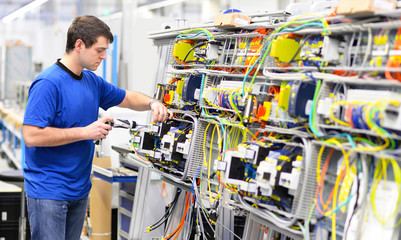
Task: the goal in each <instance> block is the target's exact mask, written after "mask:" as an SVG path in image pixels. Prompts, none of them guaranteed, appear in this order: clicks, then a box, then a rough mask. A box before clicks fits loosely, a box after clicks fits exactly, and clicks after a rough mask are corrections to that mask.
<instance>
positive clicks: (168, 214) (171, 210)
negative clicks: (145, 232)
mask: <svg viewBox="0 0 401 240" xmlns="http://www.w3.org/2000/svg"><path fill="white" fill-rule="evenodd" d="M181 192H182V191H181V190H180V189H177V192H176V194H175V196H174V199H173V201H172V202H171V203H170V206H169V208H168V209H167V210H166V212H165V213H164V215H163V216H162V217H161V218H160V219H159V220H158V221H157V222H156V223H154V224H153V225H151V226H150V227H149V232H151V231H153V230H155V229H157V228H159V227H160V226H161V225H162V224H164V223H165V222H166V221H167V219H168V218H169V217H170V215H171V214H172V212H173V210H174V208H175V206H176V203H177V200H178V197H179V196H180V194H181Z"/></svg>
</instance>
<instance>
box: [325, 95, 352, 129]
mask: <svg viewBox="0 0 401 240" xmlns="http://www.w3.org/2000/svg"><path fill="white" fill-rule="evenodd" d="M349 104H350V103H349V102H346V101H338V102H335V103H333V104H332V105H331V106H330V111H329V113H330V117H331V119H333V120H334V122H336V123H338V124H340V125H343V126H346V127H350V125H349V123H347V122H344V121H341V120H340V119H338V118H336V117H335V116H334V114H333V109H334V107H335V106H337V105H349Z"/></svg>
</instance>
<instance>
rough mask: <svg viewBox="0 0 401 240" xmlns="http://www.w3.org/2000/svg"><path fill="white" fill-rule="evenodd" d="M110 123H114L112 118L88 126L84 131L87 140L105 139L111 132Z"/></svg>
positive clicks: (105, 118)
mask: <svg viewBox="0 0 401 240" xmlns="http://www.w3.org/2000/svg"><path fill="white" fill-rule="evenodd" d="M108 122H111V123H112V122H114V120H113V118H112V117H104V118H102V119H99V120H97V121H95V122H93V123H92V124H90V125H88V126H86V127H85V128H84V131H85V132H86V134H85V135H86V136H87V137H86V138H87V139H105V138H106V136H107V135H108V134H109V131H110V130H111V125H110V124H108Z"/></svg>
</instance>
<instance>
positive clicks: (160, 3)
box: [138, 0, 185, 10]
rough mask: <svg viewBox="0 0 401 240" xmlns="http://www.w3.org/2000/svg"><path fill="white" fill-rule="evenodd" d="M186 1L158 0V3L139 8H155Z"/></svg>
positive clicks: (139, 8)
mask: <svg viewBox="0 0 401 240" xmlns="http://www.w3.org/2000/svg"><path fill="white" fill-rule="evenodd" d="M184 1H185V0H165V1H160V2H156V3H151V4H146V5H142V6H139V7H138V10H153V9H158V8H162V7H167V6H170V5H174V4H177V3H181V2H184Z"/></svg>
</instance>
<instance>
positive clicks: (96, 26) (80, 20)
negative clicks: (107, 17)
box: [65, 15, 114, 53]
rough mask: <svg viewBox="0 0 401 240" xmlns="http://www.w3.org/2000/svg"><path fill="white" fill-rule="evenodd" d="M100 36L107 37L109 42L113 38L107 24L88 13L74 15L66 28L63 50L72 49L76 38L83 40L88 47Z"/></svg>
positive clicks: (68, 50)
mask: <svg viewBox="0 0 401 240" xmlns="http://www.w3.org/2000/svg"><path fill="white" fill-rule="evenodd" d="M100 36H103V37H105V38H107V39H108V40H109V43H112V42H113V40H114V39H113V34H112V33H111V31H110V28H109V26H107V24H106V23H104V22H103V21H102V20H100V19H99V18H97V17H95V16H89V15H86V16H79V17H76V18H74V20H73V21H72V23H71V25H70V27H69V28H68V32H67V45H66V48H65V51H66V53H69V52H70V51H72V50H73V49H74V48H75V42H76V41H77V40H78V39H81V40H82V41H83V42H84V44H85V47H86V48H90V47H91V46H92V45H93V44H94V43H96V41H97V38H98V37H100Z"/></svg>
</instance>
